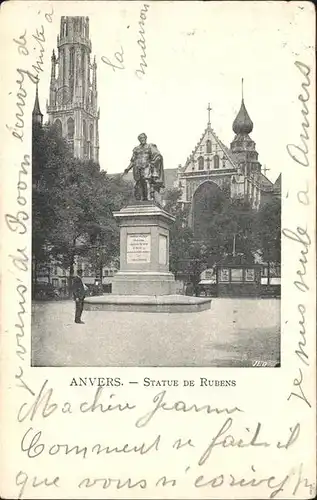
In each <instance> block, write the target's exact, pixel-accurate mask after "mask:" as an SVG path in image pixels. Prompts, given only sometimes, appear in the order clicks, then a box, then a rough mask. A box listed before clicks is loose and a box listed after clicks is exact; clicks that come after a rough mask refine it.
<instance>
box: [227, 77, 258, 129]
mask: <svg viewBox="0 0 317 500" xmlns="http://www.w3.org/2000/svg"><path fill="white" fill-rule="evenodd" d="M241 91H242V99H241V107H240V110H239V113H238V114H237V116H236V118H235V120H234V122H233V124H232V129H233V131H234V133H235V134H237V135H240V134H241V135H248V134H250V132H252V130H253V122H252V120H251V118H250V116H249V114H248V112H247V110H246V107H245V104H244V97H243V78H242V82H241Z"/></svg>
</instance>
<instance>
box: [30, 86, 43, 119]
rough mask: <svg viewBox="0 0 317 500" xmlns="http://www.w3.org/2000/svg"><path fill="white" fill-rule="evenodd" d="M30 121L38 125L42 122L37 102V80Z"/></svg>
mask: <svg viewBox="0 0 317 500" xmlns="http://www.w3.org/2000/svg"><path fill="white" fill-rule="evenodd" d="M32 122H33V123H38V124H39V125H42V124H43V115H42V113H41V110H40V103H39V92H38V82H36V91H35V100H34V107H33V111H32Z"/></svg>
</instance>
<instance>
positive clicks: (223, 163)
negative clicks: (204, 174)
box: [222, 157, 226, 168]
mask: <svg viewBox="0 0 317 500" xmlns="http://www.w3.org/2000/svg"><path fill="white" fill-rule="evenodd" d="M222 168H226V158H225V157H223V158H222Z"/></svg>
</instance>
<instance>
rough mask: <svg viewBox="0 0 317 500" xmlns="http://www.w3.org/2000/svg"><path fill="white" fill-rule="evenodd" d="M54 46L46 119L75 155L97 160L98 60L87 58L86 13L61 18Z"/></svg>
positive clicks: (88, 39)
mask: <svg viewBox="0 0 317 500" xmlns="http://www.w3.org/2000/svg"><path fill="white" fill-rule="evenodd" d="M57 49H58V55H57V57H56V55H55V52H54V50H53V54H52V58H51V61H52V67H51V82H50V95H49V104H48V106H47V113H48V117H49V123H50V124H55V125H56V126H57V127H58V130H59V131H60V134H61V135H62V136H63V137H65V138H66V139H67V141H68V143H69V145H70V147H71V148H72V150H73V153H74V157H75V158H80V159H81V160H89V159H91V160H93V161H95V162H96V163H98V162H99V134H98V120H99V115H100V113H99V109H98V107H97V64H96V58H94V60H93V63H91V60H90V55H91V41H90V38H89V19H88V17H86V18H85V17H68V16H67V17H65V16H63V17H62V18H61V24H60V34H59V36H57Z"/></svg>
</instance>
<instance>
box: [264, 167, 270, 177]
mask: <svg viewBox="0 0 317 500" xmlns="http://www.w3.org/2000/svg"><path fill="white" fill-rule="evenodd" d="M268 170H271V169H270V168H267V166H266V165H264V169H263V172H264V175H266V172H268Z"/></svg>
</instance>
